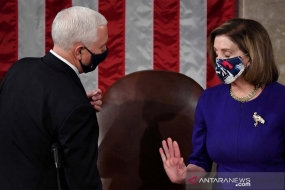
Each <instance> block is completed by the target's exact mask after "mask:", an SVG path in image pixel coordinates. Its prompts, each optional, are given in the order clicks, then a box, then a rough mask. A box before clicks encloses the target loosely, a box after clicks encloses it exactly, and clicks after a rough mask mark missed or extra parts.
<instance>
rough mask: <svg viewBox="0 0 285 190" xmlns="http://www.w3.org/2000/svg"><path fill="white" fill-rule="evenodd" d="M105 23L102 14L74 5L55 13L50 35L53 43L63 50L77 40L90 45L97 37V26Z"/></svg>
mask: <svg viewBox="0 0 285 190" xmlns="http://www.w3.org/2000/svg"><path fill="white" fill-rule="evenodd" d="M106 24H107V20H106V18H105V17H104V16H103V15H102V14H100V13H98V12H96V11H94V10H92V9H89V8H87V7H79V6H75V7H70V8H67V9H64V10H62V11H60V12H59V13H58V14H57V15H56V17H55V19H54V21H53V23H52V30H51V35H52V39H53V42H54V44H55V45H57V46H59V47H61V48H63V49H65V50H68V49H70V48H72V46H73V44H74V43H77V42H79V43H82V44H84V45H85V46H91V45H92V43H94V42H96V40H97V38H98V36H97V33H98V28H99V27H100V26H103V25H106Z"/></svg>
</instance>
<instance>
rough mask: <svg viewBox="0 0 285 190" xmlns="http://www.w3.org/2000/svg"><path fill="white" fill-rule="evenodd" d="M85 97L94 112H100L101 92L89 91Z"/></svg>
mask: <svg viewBox="0 0 285 190" xmlns="http://www.w3.org/2000/svg"><path fill="white" fill-rule="evenodd" d="M87 97H88V98H89V100H90V103H91V105H93V107H94V109H95V110H96V111H100V110H101V105H102V100H101V99H102V91H101V90H100V89H96V90H91V91H89V92H87Z"/></svg>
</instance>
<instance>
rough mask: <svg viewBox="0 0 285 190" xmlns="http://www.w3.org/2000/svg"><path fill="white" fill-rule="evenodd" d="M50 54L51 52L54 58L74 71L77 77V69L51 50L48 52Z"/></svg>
mask: <svg viewBox="0 0 285 190" xmlns="http://www.w3.org/2000/svg"><path fill="white" fill-rule="evenodd" d="M50 52H51V53H52V54H53V55H54V56H56V57H57V58H58V59H60V60H61V61H63V62H64V63H66V64H67V65H68V66H69V67H71V69H73V70H74V72H75V73H76V74H77V75H79V71H78V69H77V68H76V67H75V66H74V65H72V64H71V63H69V62H68V61H67V60H66V59H64V58H63V57H61V56H60V55H58V54H57V53H55V52H54V51H53V50H52V49H51V50H50Z"/></svg>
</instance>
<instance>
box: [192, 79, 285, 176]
mask: <svg viewBox="0 0 285 190" xmlns="http://www.w3.org/2000/svg"><path fill="white" fill-rule="evenodd" d="M255 112H256V115H259V116H261V117H262V119H264V121H265V122H264V123H261V122H259V121H258V122H257V126H255V125H254V124H255V123H256V122H255V120H254V118H253V115H254V113H255ZM192 143H193V153H192V154H191V155H190V157H189V159H188V163H189V164H195V165H198V166H200V167H202V168H204V169H205V170H206V171H207V172H209V171H210V170H211V165H212V162H215V163H217V171H218V172H285V86H283V85H281V84H279V83H278V82H273V83H271V84H268V85H266V87H265V88H264V89H263V91H262V92H261V94H260V95H259V96H258V97H257V98H255V99H254V100H251V101H249V102H245V103H241V102H239V101H236V100H234V99H233V98H232V97H231V96H230V85H226V84H220V85H217V86H215V87H212V88H209V89H206V90H205V91H204V92H203V93H202V95H201V97H200V99H199V101H198V104H197V108H196V113H195V124H194V131H193V139H192Z"/></svg>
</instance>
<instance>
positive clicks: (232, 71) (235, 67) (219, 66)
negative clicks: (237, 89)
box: [215, 56, 245, 84]
mask: <svg viewBox="0 0 285 190" xmlns="http://www.w3.org/2000/svg"><path fill="white" fill-rule="evenodd" d="M244 68H245V66H244V64H243V62H242V59H241V56H238V57H233V58H229V59H216V68H215V70H216V73H217V75H218V77H219V78H220V79H221V81H222V82H223V83H225V84H230V83H232V82H234V81H235V80H236V79H237V78H238V77H239V76H240V75H241V74H242V72H243V71H244Z"/></svg>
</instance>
